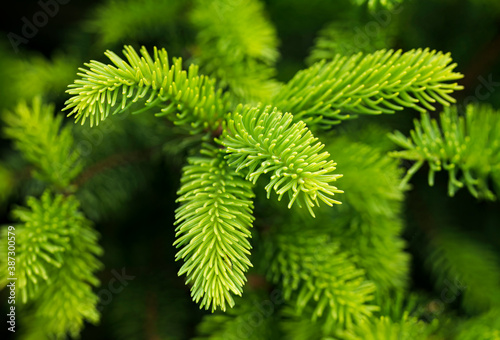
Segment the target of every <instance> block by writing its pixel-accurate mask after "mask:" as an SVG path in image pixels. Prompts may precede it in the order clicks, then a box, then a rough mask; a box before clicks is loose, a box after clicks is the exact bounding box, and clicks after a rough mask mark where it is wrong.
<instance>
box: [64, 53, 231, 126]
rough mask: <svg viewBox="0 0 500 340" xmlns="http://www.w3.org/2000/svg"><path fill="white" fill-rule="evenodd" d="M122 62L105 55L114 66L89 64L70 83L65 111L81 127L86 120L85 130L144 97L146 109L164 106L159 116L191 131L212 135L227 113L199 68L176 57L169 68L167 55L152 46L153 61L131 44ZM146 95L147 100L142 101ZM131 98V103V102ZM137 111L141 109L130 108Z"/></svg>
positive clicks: (221, 97)
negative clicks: (71, 83) (73, 117)
mask: <svg viewBox="0 0 500 340" xmlns="http://www.w3.org/2000/svg"><path fill="white" fill-rule="evenodd" d="M123 53H124V55H125V57H126V59H127V61H128V63H127V62H126V61H124V60H123V59H122V58H120V57H119V56H117V55H116V54H115V53H113V52H111V51H108V52H106V56H107V57H108V58H109V59H110V60H111V61H112V62H113V64H114V65H115V66H113V65H105V64H103V63H101V62H98V61H92V62H90V63H88V64H86V66H87V67H88V68H89V69H88V70H85V69H80V70H81V71H82V72H85V73H79V75H80V76H81V77H82V80H79V79H77V80H76V81H75V84H73V85H70V89H69V90H68V93H69V94H71V95H73V96H72V97H71V98H70V99H68V101H67V102H66V107H65V108H64V109H65V110H69V109H72V110H71V111H70V113H69V115H72V114H75V118H76V121H77V122H78V121H81V123H82V124H84V123H85V120H86V119H87V118H88V119H89V120H90V126H93V125H98V124H99V121H103V120H104V119H105V118H107V117H108V115H109V114H110V112H111V110H112V109H113V111H112V114H116V113H122V112H124V111H125V110H127V109H128V108H129V107H131V105H132V104H133V103H135V102H137V101H139V100H142V99H145V98H147V99H145V100H143V101H144V105H145V106H146V108H153V107H156V106H158V105H164V106H163V107H162V108H161V112H159V113H158V115H159V116H167V117H168V118H170V119H172V120H173V121H174V122H175V123H176V124H178V125H183V126H185V127H186V128H188V129H190V131H191V132H192V133H199V132H202V131H203V130H204V129H209V130H210V131H215V130H216V129H217V128H218V126H219V124H220V120H221V118H222V116H223V114H224V112H225V111H226V110H227V105H228V103H227V100H226V99H227V96H224V95H223V94H222V92H221V91H220V90H216V89H215V87H214V84H213V81H211V80H210V78H207V77H206V76H203V75H201V76H200V75H198V67H196V66H191V67H190V68H189V69H188V71H187V72H186V71H184V70H183V69H182V60H181V59H175V60H174V62H173V65H172V66H170V63H169V60H168V54H167V52H166V51H165V50H164V49H162V50H158V49H156V48H155V50H154V56H153V58H152V57H151V56H150V55H149V53H148V51H147V50H146V49H145V48H144V47H143V48H142V49H141V56H139V55H138V54H137V52H136V51H135V50H134V49H133V48H132V47H131V46H125V49H124V52H123ZM146 96H147V97H146ZM130 98H131V99H130ZM134 111H135V112H140V110H134Z"/></svg>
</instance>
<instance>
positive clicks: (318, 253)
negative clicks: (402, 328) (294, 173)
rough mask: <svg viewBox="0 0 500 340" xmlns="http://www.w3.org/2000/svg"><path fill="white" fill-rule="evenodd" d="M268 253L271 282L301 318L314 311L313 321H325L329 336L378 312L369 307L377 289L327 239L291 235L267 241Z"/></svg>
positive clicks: (324, 324) (307, 234)
mask: <svg viewBox="0 0 500 340" xmlns="http://www.w3.org/2000/svg"><path fill="white" fill-rule="evenodd" d="M264 247H265V251H266V259H267V260H266V262H267V263H268V274H267V275H268V278H269V279H270V280H271V281H272V282H274V283H280V286H281V287H282V289H283V296H284V298H285V299H286V300H289V301H292V300H293V304H294V306H295V307H296V309H297V311H298V312H299V314H300V313H301V312H302V311H304V309H306V306H311V312H312V313H311V314H312V315H311V316H312V320H313V321H314V320H317V319H318V318H320V317H322V316H323V315H324V319H322V321H324V323H323V322H322V323H323V327H324V331H326V332H327V333H328V332H329V331H331V330H333V329H336V328H337V327H339V326H340V327H342V328H343V327H345V328H347V329H349V328H351V327H353V325H354V324H356V323H359V322H361V321H362V320H365V319H367V318H370V317H371V316H372V313H373V311H375V310H377V307H376V306H374V305H371V304H370V301H371V300H372V299H373V293H374V291H375V286H374V285H373V283H372V282H370V281H368V280H366V276H365V272H364V271H363V270H362V269H359V268H356V266H355V265H354V263H353V260H354V259H353V258H352V257H351V256H350V255H348V254H347V253H345V252H343V251H342V250H341V249H340V245H339V243H338V242H335V241H333V240H332V239H331V238H330V237H328V236H327V235H321V234H319V235H318V234H317V233H314V234H312V233H307V232H306V233H305V234H304V231H302V230H301V231H300V232H295V233H293V232H292V233H290V232H288V231H287V234H285V233H280V234H277V235H275V236H274V237H272V238H268V239H267V240H266V241H265V244H264Z"/></svg>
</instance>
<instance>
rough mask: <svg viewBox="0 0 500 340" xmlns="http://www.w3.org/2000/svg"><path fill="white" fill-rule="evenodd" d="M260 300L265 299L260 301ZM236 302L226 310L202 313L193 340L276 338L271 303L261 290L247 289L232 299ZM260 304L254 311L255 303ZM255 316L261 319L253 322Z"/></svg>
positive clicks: (273, 311)
mask: <svg viewBox="0 0 500 340" xmlns="http://www.w3.org/2000/svg"><path fill="white" fill-rule="evenodd" d="M263 301H265V302H267V303H266V304H263ZM236 302H237V303H236V306H235V307H234V308H232V309H231V310H228V311H227V312H226V313H214V314H209V315H205V316H204V317H203V319H202V321H201V323H200V324H198V326H197V330H198V332H197V333H198V334H199V335H198V336H197V337H194V338H193V340H203V339H205V340H209V339H210V340H240V339H246V340H266V339H267V340H273V339H277V338H279V337H278V334H277V333H278V332H277V329H276V327H274V324H275V322H276V319H277V318H276V316H277V315H276V314H277V313H275V310H276V309H277V306H275V305H274V304H273V303H272V302H271V301H269V300H266V297H265V296H263V295H262V294H257V293H252V292H248V293H245V295H244V296H243V297H241V298H238V299H237V301H236ZM259 305H261V306H262V307H261V308H262V309H261V310H259V312H258V314H257V313H256V309H255V306H259ZM257 315H258V317H259V320H262V321H261V322H258V323H256V322H255V321H254V319H255V318H257Z"/></svg>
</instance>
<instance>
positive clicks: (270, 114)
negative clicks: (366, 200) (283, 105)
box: [219, 106, 342, 216]
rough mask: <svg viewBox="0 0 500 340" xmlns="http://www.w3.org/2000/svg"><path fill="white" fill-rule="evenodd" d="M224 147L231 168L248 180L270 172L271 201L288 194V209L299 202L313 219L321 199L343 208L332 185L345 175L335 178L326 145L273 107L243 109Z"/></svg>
mask: <svg viewBox="0 0 500 340" xmlns="http://www.w3.org/2000/svg"><path fill="white" fill-rule="evenodd" d="M219 142H220V143H221V144H222V145H223V146H224V147H225V148H226V152H227V154H228V155H227V160H228V164H229V165H230V166H232V167H234V168H235V169H236V172H240V171H244V173H245V178H246V179H247V180H249V181H251V182H253V183H256V182H257V180H258V179H259V177H260V176H261V175H264V174H267V173H271V178H270V181H269V183H268V184H267V185H266V187H265V189H266V191H267V194H268V195H267V196H268V198H269V196H270V194H271V192H272V191H273V190H274V191H275V192H276V193H277V194H278V200H281V198H282V197H283V196H284V195H285V194H288V198H289V200H290V201H289V204H288V207H289V208H290V207H292V205H293V204H294V202H297V204H298V205H299V206H300V207H303V206H306V207H307V209H308V210H309V212H310V213H311V215H312V216H315V215H314V212H313V209H312V208H313V207H315V206H318V205H319V201H320V200H321V201H323V202H324V203H326V204H327V205H330V206H331V205H332V204H334V203H335V204H339V203H340V202H339V201H336V200H334V199H333V198H332V196H333V195H334V194H336V193H342V191H341V190H338V189H337V188H336V187H334V186H332V185H331V184H330V183H331V182H334V181H336V180H337V179H338V178H339V177H341V176H342V175H339V174H333V171H334V170H335V165H336V163H334V162H333V160H329V159H328V158H329V157H330V154H329V153H328V152H321V150H322V149H323V147H324V145H323V144H322V143H321V142H319V141H318V138H316V137H314V136H313V134H312V133H311V131H309V129H308V128H307V126H306V124H305V123H304V122H302V121H300V122H297V123H293V116H292V115H291V114H290V113H284V114H283V113H281V112H279V111H278V110H277V109H276V108H275V109H272V108H271V107H270V106H268V107H266V108H264V109H262V108H259V107H257V108H251V107H243V106H239V107H238V108H237V109H236V110H235V111H234V112H233V113H232V114H231V115H230V116H229V118H228V123H227V128H226V129H225V130H224V132H223V134H222V137H221V139H220V140H219Z"/></svg>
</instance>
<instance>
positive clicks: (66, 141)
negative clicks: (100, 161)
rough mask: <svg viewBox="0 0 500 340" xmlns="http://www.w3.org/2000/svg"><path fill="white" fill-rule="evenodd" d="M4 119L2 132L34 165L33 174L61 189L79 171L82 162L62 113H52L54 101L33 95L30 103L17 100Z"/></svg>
mask: <svg viewBox="0 0 500 340" xmlns="http://www.w3.org/2000/svg"><path fill="white" fill-rule="evenodd" d="M3 120H4V122H5V124H6V125H5V127H4V128H3V132H4V133H5V135H6V136H7V137H8V138H11V139H12V140H13V141H14V145H15V146H16V148H17V149H19V151H21V152H22V154H23V156H24V158H26V159H27V160H28V161H29V162H30V163H32V164H33V165H35V167H36V170H35V177H37V178H39V179H41V180H42V181H45V182H48V183H50V184H52V185H54V186H55V187H57V188H59V189H61V188H66V187H67V186H68V185H69V184H70V182H71V181H72V180H73V179H74V178H75V177H76V176H77V175H78V174H79V173H80V171H81V169H82V166H83V165H82V162H81V160H80V157H79V154H78V153H77V152H76V151H75V150H74V149H73V148H74V147H73V144H74V141H73V136H72V134H71V128H70V127H69V126H67V127H62V124H63V116H61V115H57V116H54V106H53V105H45V104H43V103H42V101H41V99H40V97H35V99H34V100H33V104H32V106H31V107H29V106H28V105H27V104H26V103H20V104H18V106H17V107H16V109H15V110H14V111H13V112H7V113H6V114H5V115H4V116H3Z"/></svg>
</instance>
